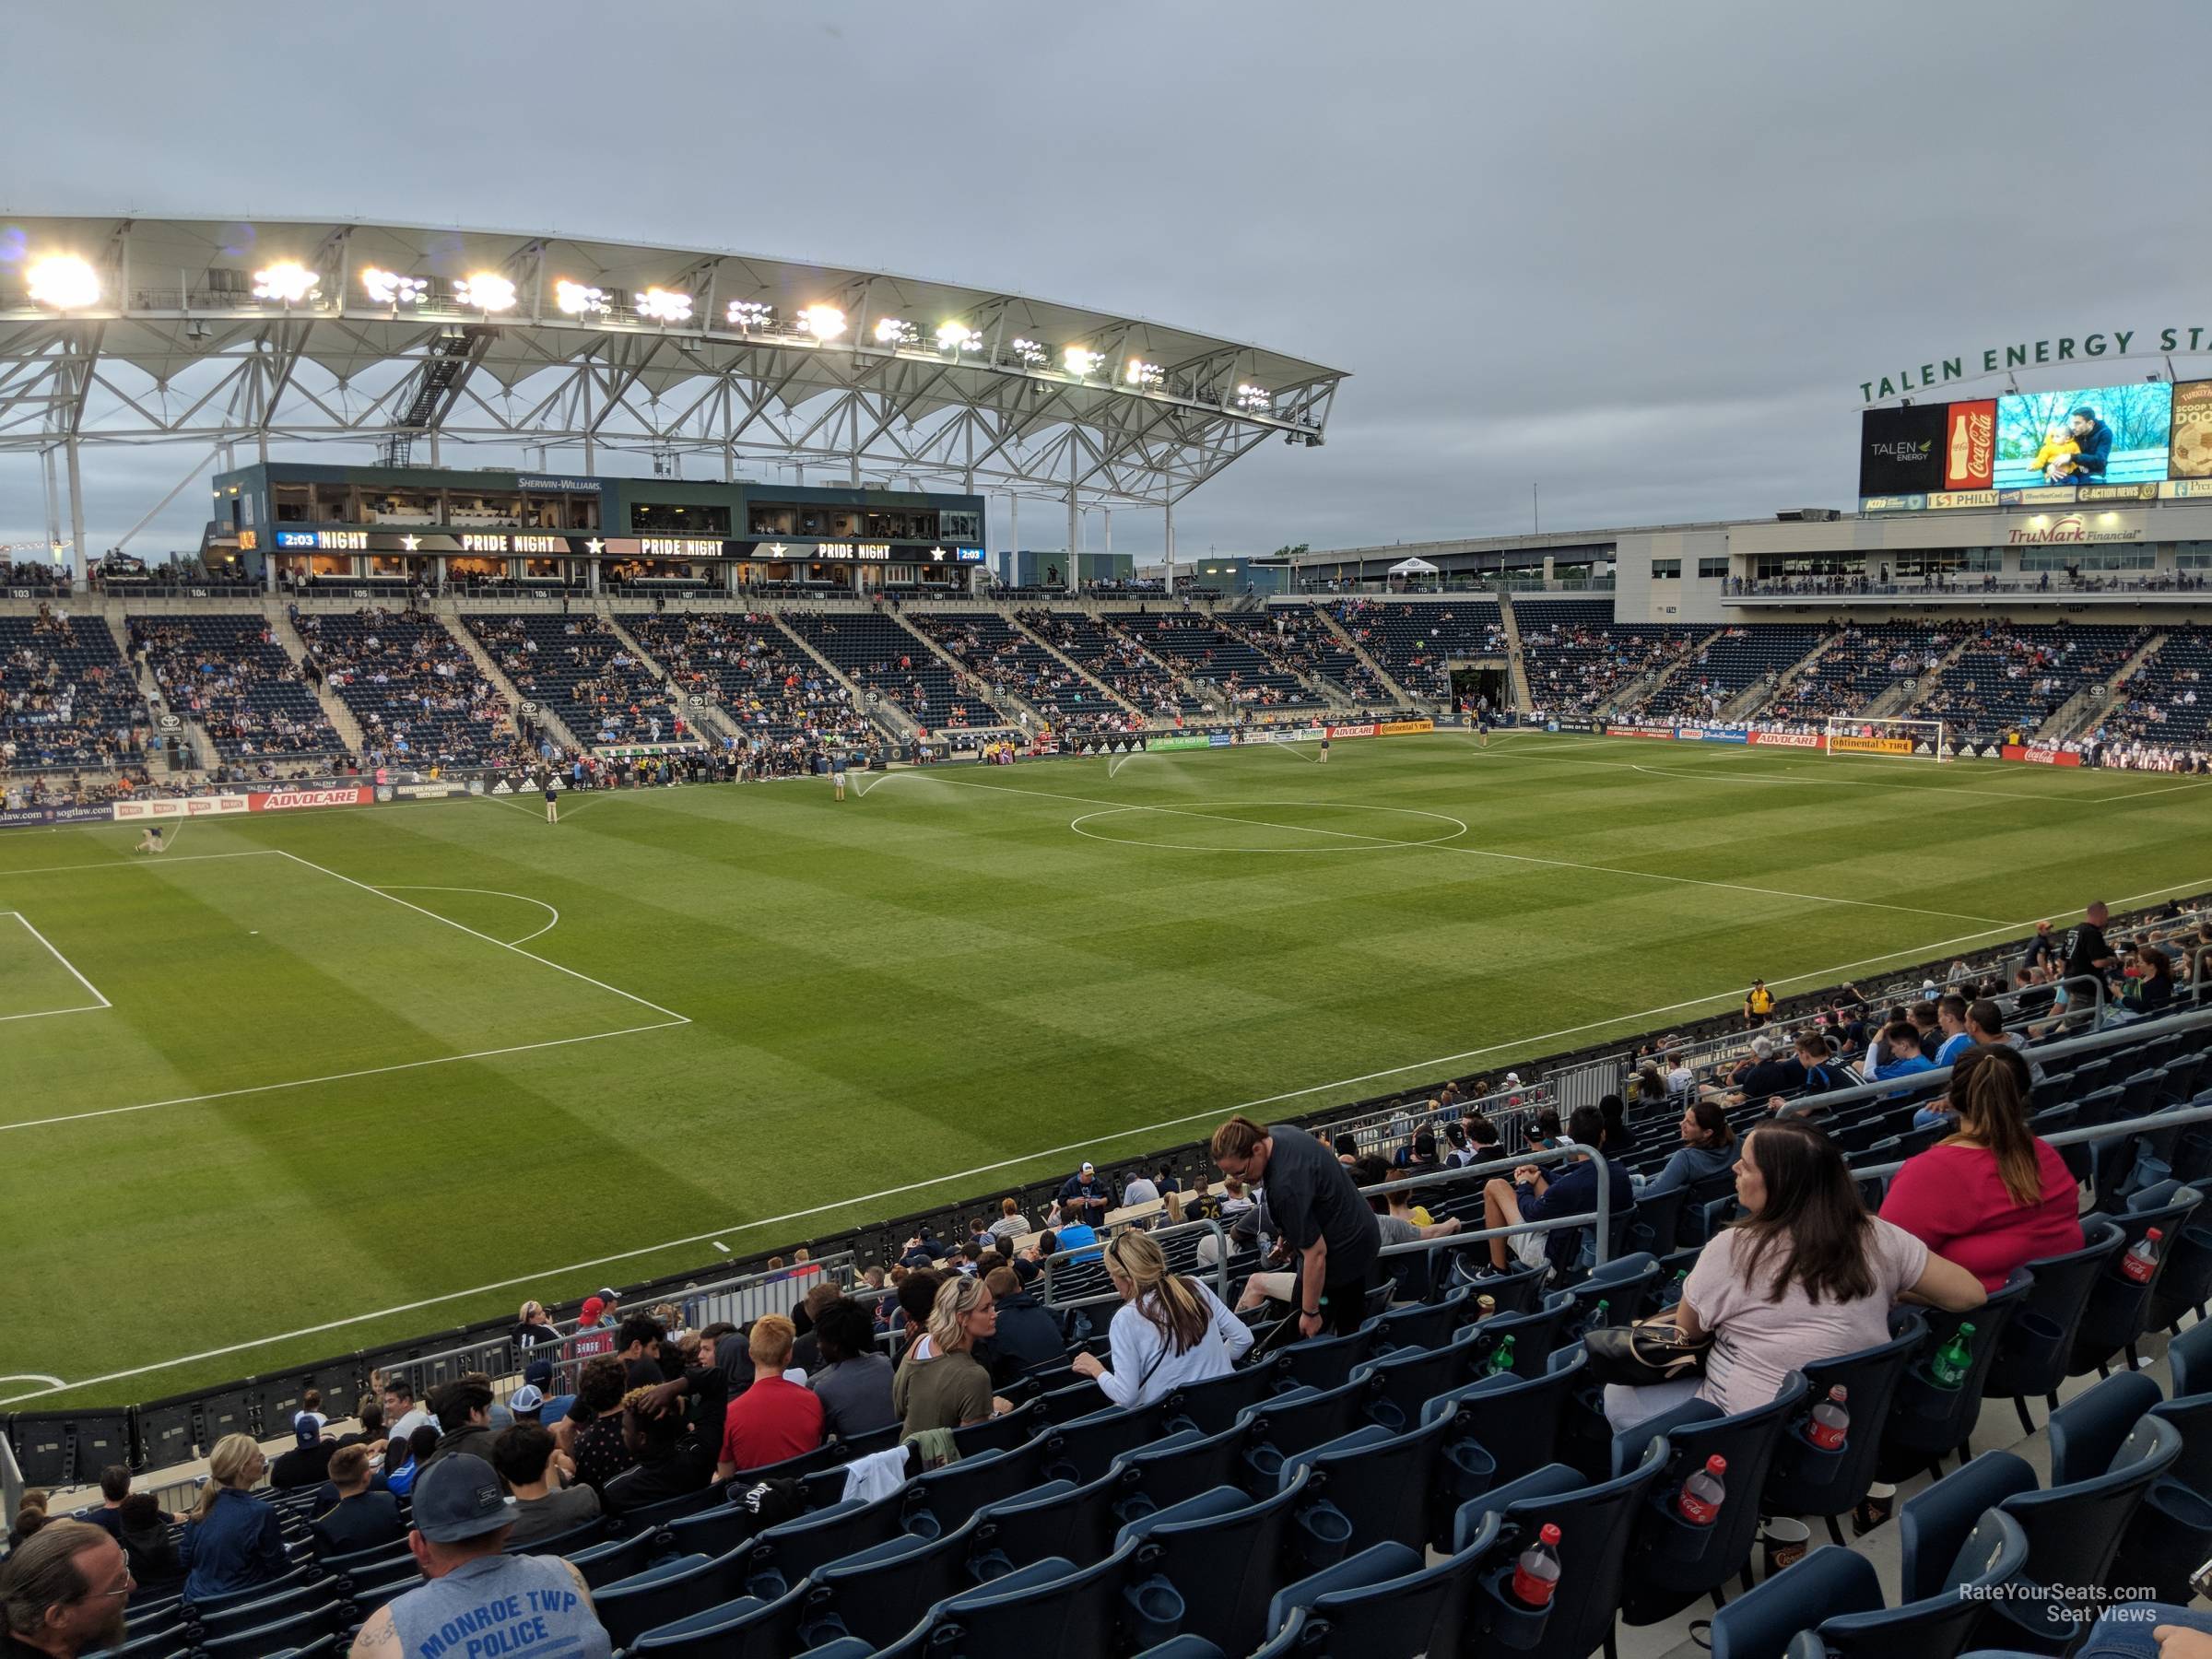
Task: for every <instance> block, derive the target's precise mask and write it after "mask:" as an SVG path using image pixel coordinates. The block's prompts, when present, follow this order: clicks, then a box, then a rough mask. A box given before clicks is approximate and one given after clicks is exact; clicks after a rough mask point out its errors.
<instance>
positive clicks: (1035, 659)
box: [907, 610, 1144, 737]
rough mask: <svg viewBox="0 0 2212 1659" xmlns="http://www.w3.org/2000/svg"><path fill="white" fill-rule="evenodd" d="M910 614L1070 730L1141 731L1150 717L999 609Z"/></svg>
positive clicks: (966, 662)
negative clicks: (1139, 714)
mask: <svg viewBox="0 0 2212 1659" xmlns="http://www.w3.org/2000/svg"><path fill="white" fill-rule="evenodd" d="M907 620H908V621H909V622H911V623H912V625H913V626H914V627H915V628H917V629H921V630H922V631H923V632H924V633H925V634H927V635H928V636H929V637H930V638H931V639H933V640H935V641H936V642H937V644H938V645H939V646H940V647H941V648H943V649H944V650H945V651H947V653H950V654H951V655H952V656H953V657H954V658H956V659H957V660H958V661H959V664H960V665H961V667H962V668H963V669H965V670H966V671H967V672H968V673H969V674H971V675H972V676H974V677H976V678H977V679H979V680H981V681H982V683H983V684H985V685H987V686H989V687H991V688H994V689H995V690H997V691H999V692H1002V693H1007V694H1011V695H1012V696H1014V697H1018V698H1019V699H1020V700H1022V701H1024V702H1026V703H1028V704H1029V705H1030V707H1032V708H1034V709H1036V710H1037V711H1038V712H1040V713H1041V715H1043V717H1044V718H1045V719H1046V720H1047V721H1049V722H1050V723H1051V724H1052V725H1053V729H1054V730H1055V731H1057V732H1059V733H1061V734H1062V735H1072V736H1079V737H1089V736H1099V735H1108V734H1119V733H1126V732H1132V731H1141V730H1143V728H1144V722H1143V721H1142V720H1141V719H1139V718H1136V717H1135V716H1133V715H1132V714H1131V713H1130V712H1129V711H1128V710H1126V709H1124V707H1122V705H1121V704H1119V703H1117V702H1115V701H1114V700H1113V699H1112V698H1111V697H1109V696H1107V695H1106V694H1105V693H1104V692H1103V691H1101V690H1100V689H1099V688H1098V687H1097V686H1095V685H1094V684H1092V683H1091V681H1090V680H1089V679H1088V677H1085V676H1084V675H1082V674H1080V673H1078V672H1077V671H1076V670H1075V669H1073V668H1071V667H1069V666H1068V665H1067V664H1066V663H1065V662H1064V661H1063V660H1062V659H1061V658H1059V657H1057V656H1054V655H1053V653H1051V652H1049V651H1047V650H1046V649H1044V647H1043V646H1041V645H1040V644H1038V643H1037V641H1035V640H1033V639H1031V638H1030V636H1029V635H1028V634H1026V633H1024V632H1023V631H1022V630H1021V629H1018V628H1016V627H1015V626H1014V625H1013V624H1012V623H1011V622H1009V621H1008V620H1007V619H1006V618H1004V617H1002V616H1000V615H999V614H998V613H997V612H996V611H941V610H913V611H909V612H908V613H907Z"/></svg>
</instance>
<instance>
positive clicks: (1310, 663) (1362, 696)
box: [1214, 606, 1396, 707]
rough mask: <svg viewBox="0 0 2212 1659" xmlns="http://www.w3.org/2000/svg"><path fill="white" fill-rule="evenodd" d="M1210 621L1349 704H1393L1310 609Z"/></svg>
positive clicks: (1222, 616) (1273, 610)
mask: <svg viewBox="0 0 2212 1659" xmlns="http://www.w3.org/2000/svg"><path fill="white" fill-rule="evenodd" d="M1214 619H1215V621H1216V622H1218V624H1220V626H1221V627H1223V628H1225V629H1229V630H1230V632H1232V633H1235V634H1239V635H1241V636H1242V637H1243V638H1244V639H1245V640H1246V641H1249V642H1250V643H1252V644H1253V645H1254V646H1256V647H1257V648H1258V649H1260V650H1261V651H1262V652H1264V653H1271V654H1273V655H1274V656H1275V657H1277V658H1278V659H1279V660H1280V661H1281V662H1282V663H1283V665H1285V666H1286V667H1288V669H1290V670H1291V672H1293V673H1296V674H1304V675H1311V676H1312V677H1316V678H1319V679H1324V680H1327V681H1328V682H1329V683H1330V684H1332V685H1334V686H1335V687H1336V688H1338V689H1339V690H1341V691H1343V692H1344V693H1345V694H1346V695H1347V697H1349V698H1351V700H1353V701H1354V702H1357V703H1359V704H1362V705H1363V706H1368V707H1374V706H1378V705H1381V706H1388V705H1389V704H1391V703H1393V702H1394V701H1396V698H1395V697H1394V695H1393V694H1392V692H1391V689H1390V688H1389V687H1387V686H1385V685H1384V684H1383V683H1382V680H1381V679H1380V678H1379V677H1377V676H1376V674H1375V671H1374V670H1373V669H1371V668H1370V667H1369V666H1368V665H1366V664H1365V663H1363V662H1361V661H1360V660H1359V653H1357V652H1354V651H1352V650H1351V649H1349V648H1348V647H1347V645H1346V644H1345V642H1344V641H1343V639H1342V638H1340V637H1339V636H1338V634H1337V633H1336V631H1335V629H1332V628H1331V627H1330V626H1329V624H1328V621H1327V619H1326V618H1324V615H1323V614H1322V612H1321V611H1320V610H1318V609H1317V608H1315V607H1313V606H1276V607H1274V608H1271V609H1269V610H1268V611H1266V612H1265V613H1264V614H1261V615H1258V616H1252V615H1246V614H1243V613H1241V612H1235V611H1223V612H1221V613H1219V614H1218V615H1217V616H1216V617H1215V618H1214Z"/></svg>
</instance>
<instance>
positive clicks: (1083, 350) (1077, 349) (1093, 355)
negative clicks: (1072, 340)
mask: <svg viewBox="0 0 2212 1659" xmlns="http://www.w3.org/2000/svg"><path fill="white" fill-rule="evenodd" d="M1103 355H1104V354H1103V353H1100V352H1096V351H1093V350H1091V349H1090V347H1088V346H1070V347H1067V348H1066V349H1065V351H1063V352H1061V354H1060V361H1061V363H1062V364H1063V365H1064V366H1065V368H1066V370H1067V371H1068V372H1069V373H1070V374H1072V375H1074V376H1075V377H1076V378H1077V380H1082V379H1084V378H1085V377H1086V376H1088V374H1090V373H1091V371H1094V370H1095V369H1097V368H1098V366H1099V359H1100V357H1101V356H1103Z"/></svg>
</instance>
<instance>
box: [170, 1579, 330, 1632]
mask: <svg viewBox="0 0 2212 1659" xmlns="http://www.w3.org/2000/svg"><path fill="white" fill-rule="evenodd" d="M337 1599H338V1586H337V1585H336V1584H335V1583H332V1582H331V1581H329V1580H327V1579H325V1580H324V1581H322V1582H321V1583H303V1584H293V1585H289V1586H288V1587H286V1588H285V1589H283V1590H279V1591H278V1592H277V1594H274V1595H258V1596H254V1597H253V1599H251V1600H246V1601H240V1600H235V1599H233V1600H230V1601H226V1602H224V1603H223V1604H222V1605H221V1606H214V1605H213V1604H211V1603H207V1602H201V1603H198V1604H197V1605H195V1606H194V1608H193V1622H194V1624H196V1625H197V1626H198V1627H199V1631H200V1635H201V1637H202V1639H203V1640H208V1639H213V1638H216V1637H220V1636H228V1635H230V1634H231V1633H232V1632H233V1631H237V1630H254V1629H257V1628H259V1627H260V1626H262V1625H266V1624H272V1623H275V1622H276V1621H277V1620H279V1619H287V1618H293V1617H295V1616H296V1615H299V1614H301V1613H312V1612H314V1611H317V1610H318V1609H320V1608H323V1607H326V1606H330V1605H331V1604H332V1603H334V1602H335V1601H336V1600H337Z"/></svg>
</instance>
